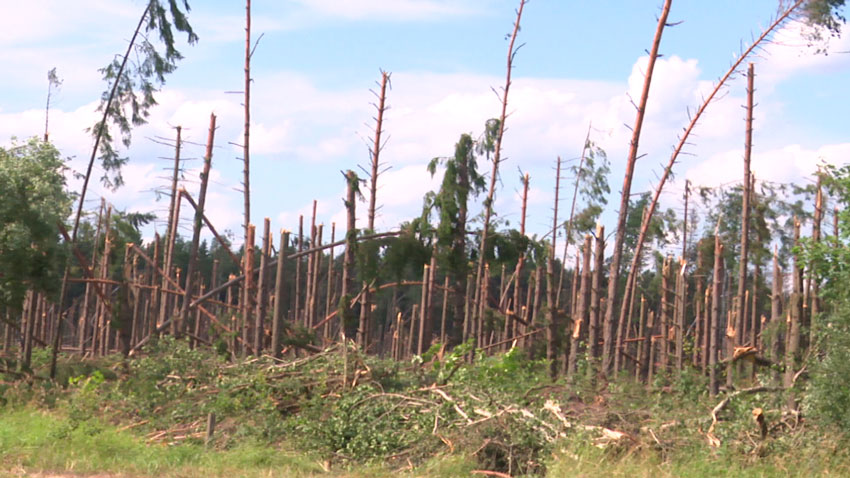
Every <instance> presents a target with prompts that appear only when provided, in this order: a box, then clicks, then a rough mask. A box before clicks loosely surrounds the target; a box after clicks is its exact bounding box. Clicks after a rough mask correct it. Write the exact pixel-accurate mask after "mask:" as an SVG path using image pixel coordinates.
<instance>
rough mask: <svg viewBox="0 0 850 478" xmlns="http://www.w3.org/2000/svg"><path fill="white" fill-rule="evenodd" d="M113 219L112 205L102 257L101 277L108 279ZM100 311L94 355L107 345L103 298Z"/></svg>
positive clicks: (105, 310)
mask: <svg viewBox="0 0 850 478" xmlns="http://www.w3.org/2000/svg"><path fill="white" fill-rule="evenodd" d="M111 220H112V206H107V207H106V218H105V219H104V220H103V224H104V226H103V255H102V256H101V259H100V278H101V279H107V278H108V277H109V254H110V252H111V250H112V240H111V239H110V238H109V236H110V235H111V231H110V225H111V222H112V221H111ZM98 310H99V312H98V316H97V321H96V322H95V326H94V330H93V331H92V356H93V357H94V356H97V354H98V353H100V354H101V355H103V353H104V350H105V347H104V346H103V342H104V337H105V334H104V333H103V331H104V330H105V328H106V323H107V321H108V315H107V314H108V313H109V311H108V310H107V307H106V304H104V302H103V299H102V298H101V300H100V301H99V309H98Z"/></svg>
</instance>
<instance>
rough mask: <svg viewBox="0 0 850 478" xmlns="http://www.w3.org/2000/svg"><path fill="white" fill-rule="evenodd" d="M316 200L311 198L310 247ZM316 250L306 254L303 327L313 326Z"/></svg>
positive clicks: (313, 236) (313, 245)
mask: <svg viewBox="0 0 850 478" xmlns="http://www.w3.org/2000/svg"><path fill="white" fill-rule="evenodd" d="M317 205H318V201H316V200H315V199H314V200H313V215H312V218H311V219H310V249H311V250H313V249H315V248H316V206H317ZM315 266H316V252H311V253H310V254H307V283H306V284H304V285H305V286H306V288H305V293H304V327H305V328H310V327H312V326H313V323H312V320H313V310H312V309H311V308H310V306H311V305H312V304H313V273H314V272H315V269H316V267H315Z"/></svg>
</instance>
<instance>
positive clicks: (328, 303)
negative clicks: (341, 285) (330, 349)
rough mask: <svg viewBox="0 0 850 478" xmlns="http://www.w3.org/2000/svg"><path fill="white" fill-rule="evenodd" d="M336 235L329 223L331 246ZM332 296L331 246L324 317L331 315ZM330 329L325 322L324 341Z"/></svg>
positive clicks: (328, 323)
mask: <svg viewBox="0 0 850 478" xmlns="http://www.w3.org/2000/svg"><path fill="white" fill-rule="evenodd" d="M335 235H336V223H335V222H332V223H331V244H333V243H334V240H335ZM333 294H334V248H333V246H331V250H330V251H329V252H328V286H327V297H326V299H325V317H327V316H329V315H330V314H331V304H332V302H333ZM330 327H331V324H330V322H329V321H325V329H324V338H325V339H326V340H328V339H330V330H331V329H330Z"/></svg>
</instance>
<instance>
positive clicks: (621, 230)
mask: <svg viewBox="0 0 850 478" xmlns="http://www.w3.org/2000/svg"><path fill="white" fill-rule="evenodd" d="M671 4H672V0H665V1H664V7H663V8H662V10H661V15H660V16H659V17H658V26H657V27H656V29H655V36H654V38H653V41H652V49H651V51H650V52H649V62H648V64H647V68H646V73H645V74H644V83H643V89H642V91H641V97H640V101H639V102H638V105H637V113H636V117H635V124H634V126H633V127H632V139H631V141H630V143H629V156H628V159H627V160H626V173H625V175H624V177H623V189H622V191H621V196H620V210H619V213H618V216H617V229H616V231H617V232H616V235H615V236H614V249H613V251H612V256H611V269H610V272H609V274H608V277H609V279H608V300H607V309H606V311H605V323H604V326H603V347H602V372H603V373H604V374H606V375H607V374H608V373H610V371H611V370H612V365H613V364H612V362H613V361H612V356H611V354H612V352H613V346H614V327H615V323H614V312H615V310H616V309H617V303H618V302H617V289H618V288H619V285H620V284H619V282H620V261H621V260H622V256H623V246H624V244H625V238H626V218H627V216H628V212H629V197H630V196H631V191H632V177H633V176H634V171H635V162H636V161H637V156H638V145H639V143H640V134H641V130H642V127H643V120H644V116H645V114H646V104H647V101H648V100H649V86H650V84H651V83H652V73H653V71H654V69H655V61H656V60H657V59H658V48H659V46H660V45H661V35H662V33H663V32H664V27H665V26H666V25H667V16H668V15H669V13H670V5H671ZM626 288H627V289H628V283H627V285H626ZM627 299H628V298H627V297H624V298H623V301H624V304H628V300H627Z"/></svg>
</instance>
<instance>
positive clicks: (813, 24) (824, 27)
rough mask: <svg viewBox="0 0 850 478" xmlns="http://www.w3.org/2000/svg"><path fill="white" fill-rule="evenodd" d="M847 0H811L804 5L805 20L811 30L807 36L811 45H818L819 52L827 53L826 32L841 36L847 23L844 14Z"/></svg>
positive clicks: (830, 35)
mask: <svg viewBox="0 0 850 478" xmlns="http://www.w3.org/2000/svg"><path fill="white" fill-rule="evenodd" d="M845 7H846V1H845V0H809V1H807V2H806V3H805V5H804V7H803V11H804V14H803V16H804V21H805V23H806V24H807V25H808V27H809V30H808V31H807V32H806V37H807V39H808V40H809V44H810V45H817V52H818V53H824V54H825V53H826V51H827V50H826V45H824V43H825V39H824V34H825V33H826V34H827V35H828V36H829V37H838V36H841V29H842V28H843V27H844V24H846V23H847V18H846V17H845V15H844V8H845Z"/></svg>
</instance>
